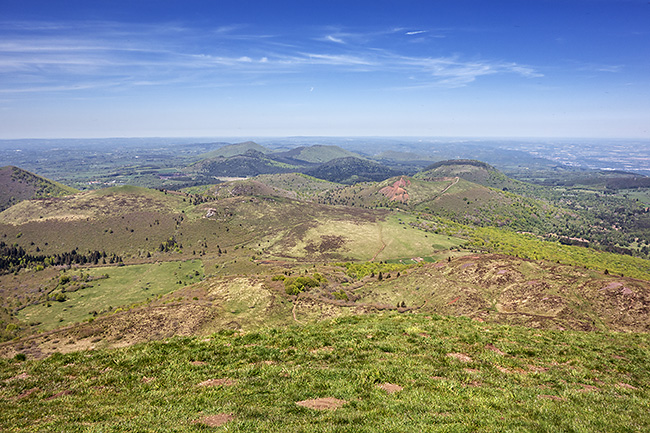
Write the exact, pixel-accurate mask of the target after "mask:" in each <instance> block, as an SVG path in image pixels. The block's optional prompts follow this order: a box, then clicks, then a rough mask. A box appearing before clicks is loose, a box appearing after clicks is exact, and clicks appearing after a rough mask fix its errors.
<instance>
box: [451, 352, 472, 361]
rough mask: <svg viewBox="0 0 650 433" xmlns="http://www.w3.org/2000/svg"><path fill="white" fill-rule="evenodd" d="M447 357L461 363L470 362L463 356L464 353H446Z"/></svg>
mask: <svg viewBox="0 0 650 433" xmlns="http://www.w3.org/2000/svg"><path fill="white" fill-rule="evenodd" d="M447 356H448V357H450V358H456V359H457V360H459V361H461V362H472V358H470V357H469V356H467V355H465V354H464V353H448V354H447Z"/></svg>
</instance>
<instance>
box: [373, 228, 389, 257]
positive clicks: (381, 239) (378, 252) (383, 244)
mask: <svg viewBox="0 0 650 433" xmlns="http://www.w3.org/2000/svg"><path fill="white" fill-rule="evenodd" d="M379 240H380V241H381V247H380V248H379V251H377V252H376V253H375V255H374V256H372V259H370V261H371V262H374V261H375V259H376V258H377V256H378V255H379V254H381V252H382V251H384V248H386V242H384V236H383V235H382V229H381V224H379Z"/></svg>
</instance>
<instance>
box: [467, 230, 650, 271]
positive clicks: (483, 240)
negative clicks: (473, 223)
mask: <svg viewBox="0 0 650 433" xmlns="http://www.w3.org/2000/svg"><path fill="white" fill-rule="evenodd" d="M468 246H473V247H476V248H481V249H485V250H488V251H497V252H502V253H505V254H510V255H513V256H517V257H522V258H527V259H532V260H550V261H554V262H558V263H563V264H568V265H574V266H584V267H587V268H591V269H598V270H600V271H603V272H604V271H607V272H608V273H614V274H619V275H625V276H628V277H633V278H640V279H644V280H650V261H649V260H645V259H641V258H638V257H631V256H626V255H621V254H614V253H607V252H602V251H596V250H593V249H590V248H585V247H578V246H574V245H564V244H562V243H559V242H551V241H544V240H541V239H539V238H538V237H536V236H534V235H530V234H520V233H514V232H511V231H508V230H499V229H496V228H491V227H481V228H476V229H475V231H474V236H473V239H472V241H471V242H470V243H469V244H468Z"/></svg>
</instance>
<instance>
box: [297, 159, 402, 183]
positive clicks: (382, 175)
mask: <svg viewBox="0 0 650 433" xmlns="http://www.w3.org/2000/svg"><path fill="white" fill-rule="evenodd" d="M399 173H400V172H399V171H397V170H393V169H391V168H389V167H386V166H385V165H382V164H379V163H376V162H372V161H367V160H363V159H360V158H355V157H346V158H337V159H334V160H331V161H328V162H326V163H324V164H322V165H320V166H319V167H317V168H314V169H312V170H308V171H306V174H308V175H310V176H314V177H317V178H319V179H324V180H328V181H330V182H338V183H345V184H353V183H358V182H378V181H382V180H384V179H386V178H388V177H391V176H396V175H398V174H399Z"/></svg>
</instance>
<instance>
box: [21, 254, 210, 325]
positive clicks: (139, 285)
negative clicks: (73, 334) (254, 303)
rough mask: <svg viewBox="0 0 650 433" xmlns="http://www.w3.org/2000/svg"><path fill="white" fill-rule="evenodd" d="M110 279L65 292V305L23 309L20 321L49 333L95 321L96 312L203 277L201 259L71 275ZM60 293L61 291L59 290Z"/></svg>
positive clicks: (175, 287)
mask: <svg viewBox="0 0 650 433" xmlns="http://www.w3.org/2000/svg"><path fill="white" fill-rule="evenodd" d="M80 272H81V273H83V274H86V275H91V276H93V277H100V276H104V275H108V278H105V279H97V280H93V281H91V282H89V283H86V284H88V285H89V287H86V288H84V289H80V290H77V291H75V292H70V291H65V292H63V293H64V294H65V296H66V298H67V299H66V300H65V301H64V302H57V301H49V302H46V303H42V304H38V305H31V306H28V307H26V308H24V309H22V310H21V311H20V313H19V318H20V319H21V320H24V321H26V322H41V323H40V325H38V327H37V329H42V330H48V329H54V328H57V327H60V326H65V325H69V324H72V323H77V322H81V321H83V320H86V319H89V318H92V317H93V316H94V315H93V312H96V313H101V312H108V311H114V310H115V309H117V308H119V307H128V306H130V305H133V304H137V303H140V302H143V301H146V300H150V299H153V298H155V297H157V296H158V295H164V294H167V293H170V292H172V291H174V290H176V289H178V288H180V287H183V286H186V285H188V284H192V283H194V282H197V281H200V280H201V279H202V278H203V263H202V262H201V261H200V260H189V261H185V262H164V263H154V264H145V265H132V266H122V267H101V268H91V269H82V270H81V271H76V270H75V271H74V272H68V275H70V276H72V275H79V273H80ZM57 292H60V289H59V290H57Z"/></svg>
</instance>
